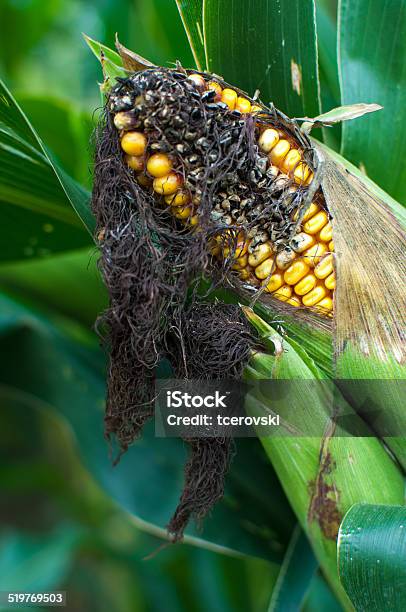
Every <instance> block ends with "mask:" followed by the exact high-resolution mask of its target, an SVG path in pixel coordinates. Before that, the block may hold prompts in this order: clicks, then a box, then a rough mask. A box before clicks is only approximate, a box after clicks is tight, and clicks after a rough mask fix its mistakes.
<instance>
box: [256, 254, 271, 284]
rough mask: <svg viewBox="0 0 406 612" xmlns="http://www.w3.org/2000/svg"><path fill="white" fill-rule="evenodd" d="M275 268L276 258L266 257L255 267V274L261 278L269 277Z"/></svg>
mask: <svg viewBox="0 0 406 612" xmlns="http://www.w3.org/2000/svg"><path fill="white" fill-rule="evenodd" d="M274 270H275V260H274V259H273V257H272V258H269V259H265V261H263V262H262V263H261V264H259V266H257V267H256V268H255V276H256V277H257V278H259V279H260V280H264V279H265V278H268V276H269V275H270V274H272V272H273V271H274Z"/></svg>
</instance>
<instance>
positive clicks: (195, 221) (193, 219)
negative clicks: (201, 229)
mask: <svg viewBox="0 0 406 612" xmlns="http://www.w3.org/2000/svg"><path fill="white" fill-rule="evenodd" d="M189 224H190V225H199V215H193V217H190V219H189Z"/></svg>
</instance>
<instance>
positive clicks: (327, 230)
mask: <svg viewBox="0 0 406 612" xmlns="http://www.w3.org/2000/svg"><path fill="white" fill-rule="evenodd" d="M332 237H333V228H332V225H331V223H330V222H329V223H327V225H325V226H324V227H323V229H322V230H320V233H319V238H320V240H322V241H323V242H330V241H331V239H332Z"/></svg>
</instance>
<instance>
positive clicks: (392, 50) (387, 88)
mask: <svg viewBox="0 0 406 612" xmlns="http://www.w3.org/2000/svg"><path fill="white" fill-rule="evenodd" d="M338 49H339V57H338V61H339V70H340V80H341V93H342V100H341V103H342V104H352V103H354V102H359V101H360V100H365V101H366V102H377V103H379V104H381V105H382V106H383V107H384V110H383V111H382V112H380V113H376V114H373V115H371V116H369V117H365V118H364V119H362V120H361V121H354V122H352V123H346V124H344V125H343V127H342V130H343V132H342V135H343V136H342V138H343V139H342V153H343V155H344V156H345V157H347V158H348V159H349V160H350V161H352V162H353V163H356V164H357V165H358V166H359V167H360V168H362V169H363V170H364V171H365V172H366V174H367V175H368V176H370V177H371V178H372V179H373V180H374V181H376V182H377V183H378V184H379V185H380V186H381V187H382V188H383V189H385V190H386V191H387V192H388V193H390V194H391V195H392V196H393V197H394V198H396V199H397V200H399V202H402V203H403V204H406V167H405V163H404V160H405V156H406V122H405V118H404V109H405V103H406V70H405V65H404V56H405V52H406V1H405V0H399V1H398V2H391V1H390V0H384V1H383V2H382V3H381V4H380V6H379V10H371V5H370V2H369V0H360V2H356V3H354V2H350V0H342V1H341V2H340V3H339V47H338ZM383 147H384V148H383ZM383 152H384V155H383Z"/></svg>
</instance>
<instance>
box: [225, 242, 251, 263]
mask: <svg viewBox="0 0 406 612" xmlns="http://www.w3.org/2000/svg"><path fill="white" fill-rule="evenodd" d="M247 250H248V243H247V241H246V240H244V239H242V240H241V239H240V240H239V241H238V242H237V244H235V242H234V241H230V243H229V242H227V243H226V246H224V247H223V257H229V256H230V255H232V256H233V257H234V259H238V258H239V257H242V256H243V255H245V254H246V252H247Z"/></svg>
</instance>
